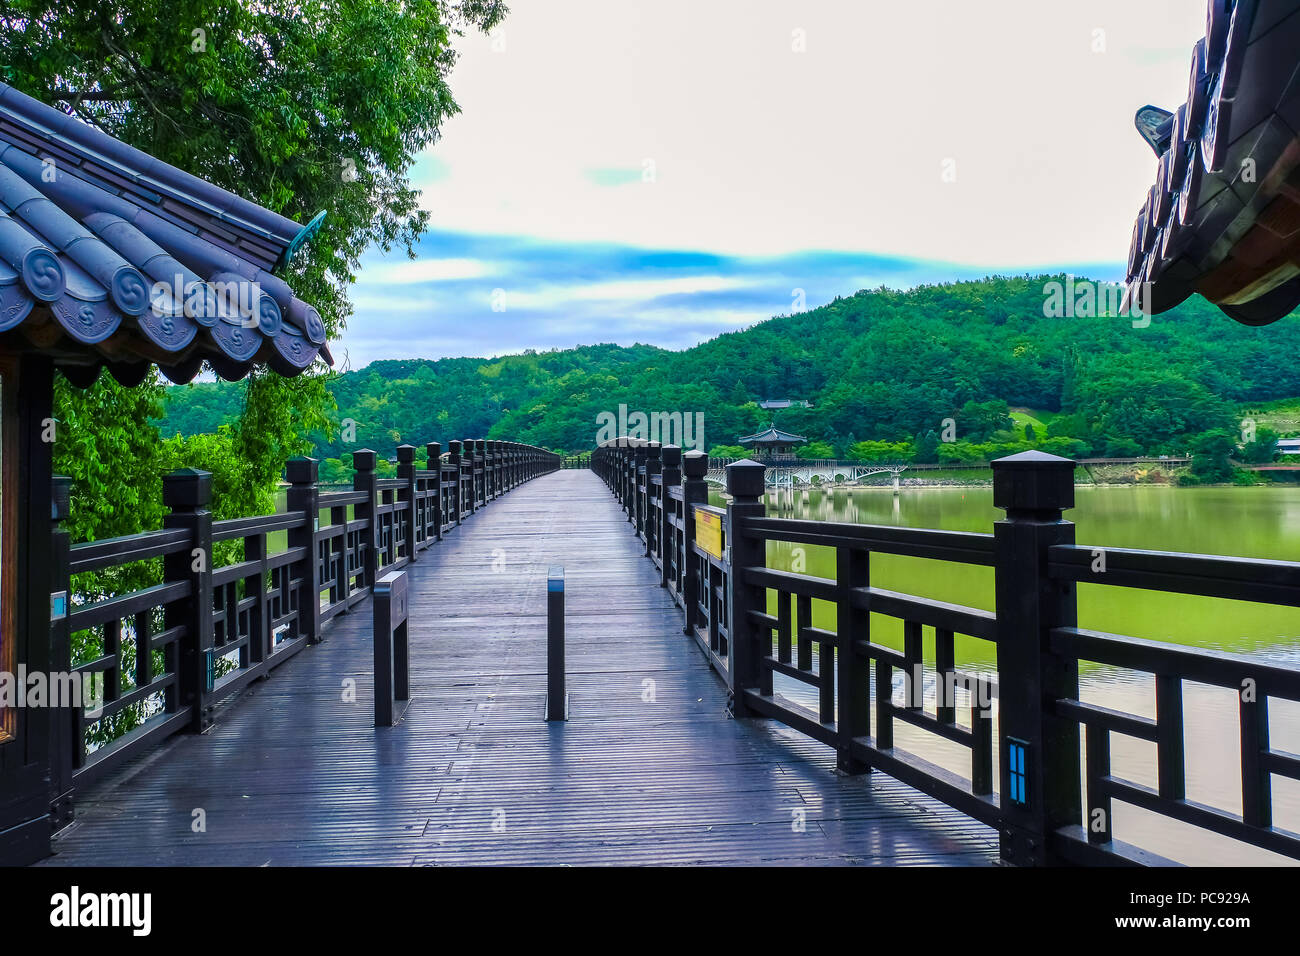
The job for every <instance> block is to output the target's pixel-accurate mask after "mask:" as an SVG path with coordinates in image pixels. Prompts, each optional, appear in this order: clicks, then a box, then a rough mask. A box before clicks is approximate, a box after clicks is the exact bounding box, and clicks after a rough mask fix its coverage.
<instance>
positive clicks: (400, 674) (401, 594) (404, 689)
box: [372, 571, 411, 727]
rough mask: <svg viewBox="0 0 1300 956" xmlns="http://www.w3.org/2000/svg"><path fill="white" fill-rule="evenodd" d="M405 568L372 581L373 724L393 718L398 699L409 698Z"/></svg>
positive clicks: (385, 723) (381, 724)
mask: <svg viewBox="0 0 1300 956" xmlns="http://www.w3.org/2000/svg"><path fill="white" fill-rule="evenodd" d="M408 612H409V608H408V605H407V590H406V572H405V571H390V572H388V573H387V574H385V575H384V576H383V577H382V578H380V579H379V580H378V581H377V582H375V591H374V627H373V628H372V634H373V638H372V640H373V643H374V663H375V726H376V727H391V726H393V724H394V723H395V722H396V718H397V716H398V715H397V707H396V706H395V705H396V703H397V702H399V701H409V700H410V699H411V682H410V660H411V655H410V647H409V644H408V640H407V615H408Z"/></svg>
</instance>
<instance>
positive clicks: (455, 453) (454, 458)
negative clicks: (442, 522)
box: [447, 439, 464, 525]
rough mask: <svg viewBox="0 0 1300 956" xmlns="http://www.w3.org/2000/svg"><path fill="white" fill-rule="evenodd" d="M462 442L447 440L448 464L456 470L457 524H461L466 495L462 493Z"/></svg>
mask: <svg viewBox="0 0 1300 956" xmlns="http://www.w3.org/2000/svg"><path fill="white" fill-rule="evenodd" d="M460 449H461V443H460V442H458V441H455V440H454V439H453V440H452V441H449V442H447V464H448V465H450V466H451V467H452V469H453V470H454V471H455V472H456V493H455V495H454V496H453V497H454V498H455V500H456V524H458V525H459V524H460V513H461V511H462V510H463V508H462V505H463V504H464V497H463V496H462V494H461V490H460V489H461V484H460V480H461V476H462V472H461V461H460Z"/></svg>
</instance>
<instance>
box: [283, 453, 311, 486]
mask: <svg viewBox="0 0 1300 956" xmlns="http://www.w3.org/2000/svg"><path fill="white" fill-rule="evenodd" d="M319 475H320V462H319V461H317V460H316V459H315V458H307V457H303V456H299V457H298V458H290V459H289V460H288V461H286V462H285V463H284V477H285V479H286V480H287V481H288V482H289V484H291V485H310V484H312V483H314V482H315V481H316V479H317V477H318V476H319Z"/></svg>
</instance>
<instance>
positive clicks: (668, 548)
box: [658, 445, 682, 588]
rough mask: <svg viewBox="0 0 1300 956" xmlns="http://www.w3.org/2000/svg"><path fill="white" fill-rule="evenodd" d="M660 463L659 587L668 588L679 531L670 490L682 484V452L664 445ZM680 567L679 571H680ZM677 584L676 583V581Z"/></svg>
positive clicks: (675, 447) (660, 452)
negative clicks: (674, 523) (674, 524)
mask: <svg viewBox="0 0 1300 956" xmlns="http://www.w3.org/2000/svg"><path fill="white" fill-rule="evenodd" d="M659 463H660V471H659V476H660V481H661V482H662V484H661V485H660V486H659V494H660V498H659V503H660V505H661V506H662V507H661V508H660V510H659V518H660V521H659V535H658V537H659V565H660V568H659V586H660V587H665V588H666V587H667V586H668V575H669V574H671V573H672V572H671V571H670V570H669V568H670V566H672V565H674V564H676V561H674V560H670V558H672V556H673V555H674V554H676V548H677V538H676V534H677V529H676V528H675V527H674V526H673V515H674V509H675V508H676V505H674V504H673V503H672V497H671V496H670V495H669V494H668V492H669V490H670V489H673V488H676V487H677V486H678V485H680V484H681V483H682V450H681V449H680V448H679V447H677V446H676V445H664V446H663V447H662V448H661V449H659ZM680 570H681V569H680V567H679V568H678V571H680ZM674 583H676V581H674Z"/></svg>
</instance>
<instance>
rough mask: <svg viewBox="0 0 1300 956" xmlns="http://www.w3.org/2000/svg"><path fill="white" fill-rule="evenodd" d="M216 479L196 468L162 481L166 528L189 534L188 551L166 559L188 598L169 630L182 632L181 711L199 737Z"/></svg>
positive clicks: (170, 577) (204, 723)
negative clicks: (186, 713)
mask: <svg viewBox="0 0 1300 956" xmlns="http://www.w3.org/2000/svg"><path fill="white" fill-rule="evenodd" d="M211 502H212V475H211V474H209V473H208V472H206V471H197V470H195V469H193V468H181V469H179V470H178V471H173V472H172V473H171V474H169V475H164V476H163V504H165V505H166V506H167V507H168V508H169V509H171V514H169V515H167V516H166V517H164V518H163V527H164V528H174V529H179V530H184V531H188V532H189V544H190V547H189V548H188V549H186V550H183V551H178V552H176V553H175V554H169V555H167V556H166V557H164V558H163V578H164V580H167V581H189V582H190V597H189V600H187V601H184V602H180V601H177V602H174V603H172V604H169V605H167V610H166V615H165V616H166V620H165V622H164V626H165V627H167V628H169V629H170V628H173V627H184V628H185V635H184V637H182V638H181V639H180V642H179V643H180V654H179V655H178V659H177V664H176V667H177V673H178V680H179V683H180V706H181V707H187V708H190V710H191V712H192V719H191V721H190V730H192V731H195V732H201V731H203V730H205V729H207V727H208V726H209V725H210V724H211V722H212V718H211V715H210V714H209V712H208V704H207V699H208V698H207V695H208V692H209V691H210V690H211V689H212V688H211V686H210V683H209V681H210V678H211V676H212V671H211V668H212V666H213V662H212V661H210V660H209V657H210V656H211V654H212V512H211V511H209V510H208V505H209V504H211Z"/></svg>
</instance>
